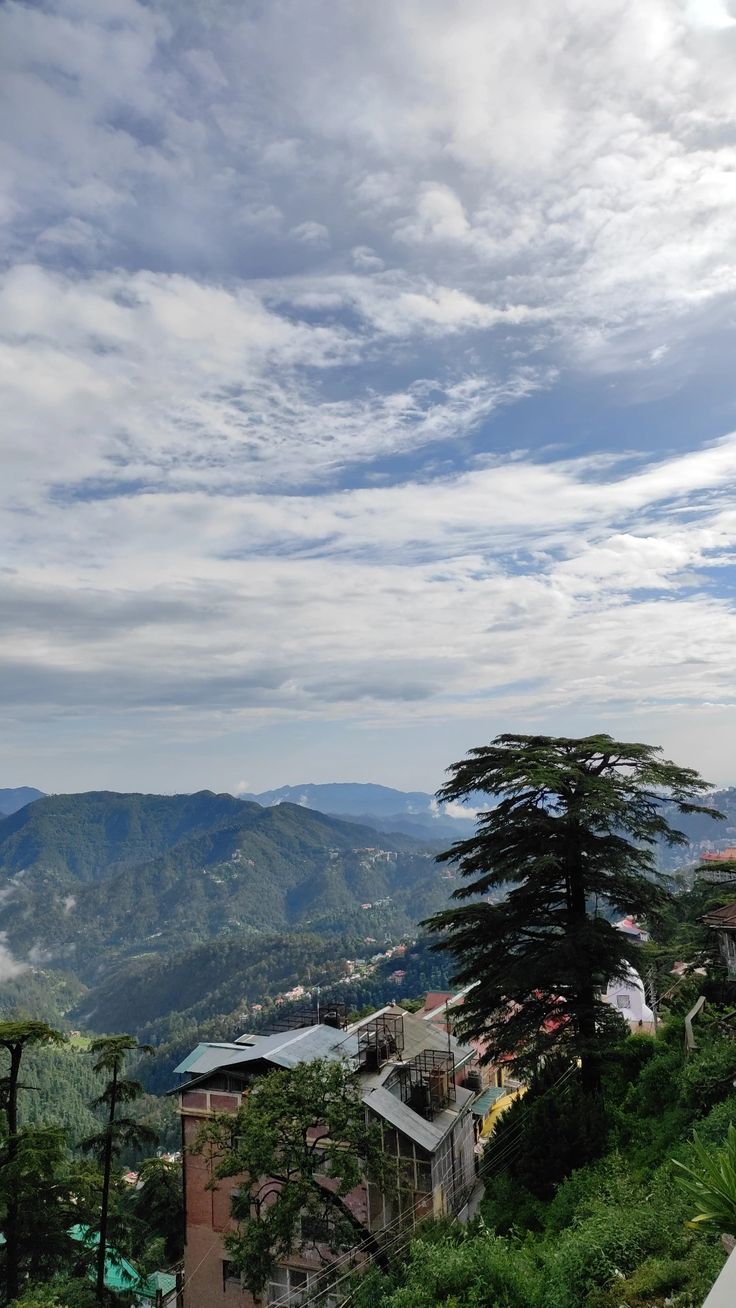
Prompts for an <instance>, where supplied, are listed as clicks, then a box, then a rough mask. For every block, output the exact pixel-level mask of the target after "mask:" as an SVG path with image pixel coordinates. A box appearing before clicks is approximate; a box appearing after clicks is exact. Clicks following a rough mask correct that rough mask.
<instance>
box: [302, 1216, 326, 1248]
mask: <svg viewBox="0 0 736 1308" xmlns="http://www.w3.org/2000/svg"><path fill="white" fill-rule="evenodd" d="M331 1230H332V1223H331V1222H330V1220H329V1218H328V1217H326V1216H325V1215H324V1214H323V1213H302V1216H301V1231H302V1240H303V1241H304V1243H305V1244H329V1242H330V1234H331Z"/></svg>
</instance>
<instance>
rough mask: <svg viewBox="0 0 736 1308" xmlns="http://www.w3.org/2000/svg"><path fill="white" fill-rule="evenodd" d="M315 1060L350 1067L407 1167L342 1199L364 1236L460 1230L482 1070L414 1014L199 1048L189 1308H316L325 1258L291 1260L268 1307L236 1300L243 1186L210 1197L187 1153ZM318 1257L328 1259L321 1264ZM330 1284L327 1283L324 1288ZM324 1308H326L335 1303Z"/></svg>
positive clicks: (188, 1205) (233, 1184)
mask: <svg viewBox="0 0 736 1308" xmlns="http://www.w3.org/2000/svg"><path fill="white" fill-rule="evenodd" d="M317 1058H328V1059H332V1058H336V1059H345V1060H346V1061H347V1062H348V1063H349V1065H350V1066H351V1067H352V1068H353V1069H354V1070H355V1071H356V1072H357V1073H358V1075H359V1078H360V1086H361V1090H362V1097H363V1103H364V1104H365V1110H366V1114H367V1115H368V1117H369V1118H372V1119H373V1120H377V1121H378V1122H379V1123H380V1125H381V1132H382V1140H383V1146H384V1149H385V1150H386V1152H387V1153H389V1154H390V1155H391V1156H392V1157H396V1158H397V1159H399V1160H400V1174H401V1181H400V1188H394V1189H393V1190H392V1191H391V1192H388V1193H383V1192H380V1191H379V1190H378V1188H377V1187H376V1186H375V1185H370V1186H369V1185H366V1184H364V1185H361V1186H360V1187H358V1189H357V1190H355V1191H353V1193H352V1194H350V1195H348V1196H347V1198H346V1201H345V1202H346V1203H348V1204H349V1206H350V1208H351V1211H352V1212H353V1214H354V1215H355V1216H356V1217H358V1219H359V1220H360V1222H361V1223H362V1224H363V1225H364V1226H365V1228H366V1232H368V1231H370V1232H372V1233H375V1234H378V1235H379V1236H380V1232H381V1231H382V1230H384V1229H385V1228H386V1227H388V1226H392V1225H393V1224H395V1223H396V1222H397V1221H401V1220H402V1219H403V1220H405V1221H407V1222H413V1221H416V1220H418V1219H420V1218H421V1217H423V1216H430V1215H435V1216H440V1215H442V1214H444V1213H453V1214H455V1215H457V1216H459V1217H460V1219H461V1220H462V1218H463V1216H464V1215H465V1212H466V1209H467V1204H468V1200H469V1198H470V1193H471V1191H472V1189H473V1187H474V1184H475V1160H474V1152H473V1151H474V1130H473V1115H472V1103H473V1100H474V1098H475V1089H474V1088H468V1087H467V1085H464V1084H463V1083H464V1082H466V1081H470V1083H471V1085H473V1086H475V1085H476V1084H477V1065H476V1064H477V1060H476V1054H475V1051H474V1050H473V1049H472V1048H469V1047H466V1046H463V1045H461V1044H460V1043H459V1042H458V1041H457V1040H456V1039H455V1037H454V1036H452V1035H451V1034H449V1033H447V1032H445V1031H441V1030H439V1029H437V1028H436V1027H434V1026H433V1025H432V1024H431V1023H426V1022H423V1021H422V1020H421V1018H419V1017H417V1016H415V1015H414V1014H411V1013H407V1012H405V1011H404V1010H403V1009H401V1008H398V1007H394V1006H393V1005H387V1006H386V1007H385V1008H382V1009H379V1010H378V1011H377V1012H376V1013H373V1014H371V1016H370V1017H368V1018H365V1019H363V1020H362V1021H360V1022H357V1023H354V1024H353V1025H352V1026H349V1027H344V1028H341V1027H339V1026H330V1025H327V1024H326V1023H325V1022H321V1023H315V1024H314V1025H309V1026H303V1027H296V1028H294V1029H291V1030H288V1031H282V1032H277V1033H275V1034H273V1035H246V1036H241V1037H240V1038H239V1039H238V1040H236V1041H235V1042H233V1043H231V1044H226V1043H223V1044H202V1045H198V1046H197V1048H196V1049H195V1050H194V1051H193V1052H192V1053H191V1054H190V1055H189V1057H188V1058H186V1059H185V1060H184V1061H183V1062H182V1063H181V1064H180V1065H179V1067H178V1068H177V1069H176V1070H177V1072H178V1073H180V1074H183V1075H184V1076H186V1078H187V1079H186V1081H185V1083H184V1084H183V1085H182V1086H180V1088H179V1092H178V1093H179V1105H180V1112H181V1118H182V1139H183V1145H184V1152H183V1160H184V1196H185V1210H186V1250H185V1262H184V1274H185V1288H184V1303H185V1308H253V1305H254V1304H255V1303H260V1304H261V1305H264V1308H265V1305H268V1304H274V1303H276V1302H277V1301H278V1303H279V1304H280V1305H283V1308H286V1305H297V1304H300V1303H302V1302H304V1301H305V1300H306V1299H308V1298H309V1293H310V1284H311V1285H314V1278H315V1277H316V1276H317V1275H318V1274H319V1273H320V1272H321V1271H322V1270H323V1268H324V1265H325V1264H324V1259H325V1257H328V1254H327V1251H326V1250H324V1249H323V1250H320V1249H319V1248H318V1247H315V1245H314V1244H313V1243H311V1242H310V1243H306V1242H305V1245H304V1246H303V1247H301V1248H298V1249H294V1251H293V1254H292V1255H291V1256H290V1257H289V1259H288V1261H287V1262H286V1263H284V1264H283V1265H281V1266H279V1267H278V1268H277V1269H276V1271H275V1273H274V1276H273V1279H272V1281H271V1282H270V1284H269V1285H268V1287H267V1288H266V1291H265V1292H264V1295H263V1297H262V1299H260V1300H254V1299H253V1297H252V1296H251V1295H250V1294H249V1293H248V1292H247V1291H245V1290H243V1289H242V1288H241V1285H240V1280H239V1277H238V1275H237V1273H236V1271H235V1269H234V1268H233V1266H232V1265H231V1263H230V1262H229V1260H228V1258H227V1251H226V1249H225V1245H224V1237H225V1235H226V1234H227V1232H228V1231H230V1230H232V1229H233V1223H232V1220H231V1217H230V1201H231V1195H232V1193H233V1191H234V1190H236V1189H237V1185H238V1180H237V1177H233V1178H230V1179H228V1180H227V1181H223V1182H221V1183H220V1184H219V1186H218V1188H217V1189H215V1190H211V1189H209V1188H208V1184H209V1181H210V1173H209V1168H208V1164H207V1162H206V1160H205V1159H204V1158H203V1157H201V1156H199V1155H197V1154H193V1153H190V1152H189V1148H190V1147H191V1145H193V1144H194V1141H195V1140H196V1137H197V1134H198V1131H199V1129H200V1126H201V1124H202V1122H203V1121H204V1120H206V1118H207V1117H208V1116H209V1115H210V1114H212V1113H215V1112H230V1113H235V1112H237V1110H238V1108H239V1106H240V1104H241V1102H242V1100H243V1097H244V1096H245V1095H247V1093H248V1086H249V1085H250V1084H251V1082H252V1081H253V1079H254V1078H256V1077H259V1076H262V1075H264V1074H265V1073H267V1072H269V1071H271V1070H272V1069H273V1068H277V1067H280V1068H290V1067H294V1066H296V1064H297V1063H300V1062H306V1061H310V1060H313V1059H317ZM320 1255H321V1256H320ZM323 1285H324V1281H320V1288H322V1287H323ZM320 1304H321V1305H323V1308H328V1304H329V1300H327V1299H324V1298H321V1299H320Z"/></svg>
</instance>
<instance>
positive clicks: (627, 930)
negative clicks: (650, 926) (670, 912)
mask: <svg viewBox="0 0 736 1308" xmlns="http://www.w3.org/2000/svg"><path fill="white" fill-rule="evenodd" d="M613 925H614V926H615V928H616V930H617V931H621V932H622V933H623V935H625V936H628V937H629V939H630V940H635V941H636V942H637V944H640V945H645V944H646V942H647V940H648V939H649V932H648V931H645V930H644V927H642V926H640V925H639V923H638V922H637V921H636V919H635V918H633V917H622V918H621V920H620V921H619V922H614V924H613Z"/></svg>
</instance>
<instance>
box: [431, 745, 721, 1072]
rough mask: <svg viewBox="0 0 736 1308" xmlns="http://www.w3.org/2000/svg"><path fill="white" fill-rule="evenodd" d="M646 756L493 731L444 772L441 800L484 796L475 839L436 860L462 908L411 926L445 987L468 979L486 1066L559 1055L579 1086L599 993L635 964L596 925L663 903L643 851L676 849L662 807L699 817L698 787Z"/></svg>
mask: <svg viewBox="0 0 736 1308" xmlns="http://www.w3.org/2000/svg"><path fill="white" fill-rule="evenodd" d="M660 752H661V751H660V750H659V749H657V748H655V747H653V746H650V745H643V744H632V743H622V742H620V741H615V740H612V739H611V737H610V736H607V735H596V736H588V737H584V738H582V739H570V738H567V737H552V736H530V735H511V734H508V735H502V736H498V737H496V739H495V740H494V741H493V742H492V743H491V744H490V745H486V746H482V747H480V748H478V749H473V750H471V751H470V753H469V754H468V756H467V757H466V758H465V759H463V760H461V762H459V763H455V764H453V766H452V767H451V768H449V769H448V771H449V773H450V780H449V781H448V782H447V783H446V784H445V785H444V786H443V787H442V789H441V790H440V791H439V792H438V798H439V799H440V800H444V801H450V800H452V801H457V800H463V799H467V798H469V797H470V798H473V797H475V798H473V802H474V804H477V792H481V793H483V794H486V795H488V796H490V797H491V801H492V802H491V804H490V805H489V806H488V809H487V811H485V812H482V813H481V814H480V816H479V818H478V824H477V829H476V832H475V834H474V835H473V836H472V837H471V838H470V839H468V840H463V841H459V842H457V843H456V844H455V845H453V846H452V848H451V849H449V850H447V851H446V852H445V853H444V854H441V855H440V856H439V857H440V860H441V861H449V862H451V863H455V864H456V865H457V866H458V868H459V871H460V873H461V875H462V876H463V877H464V878H465V884H464V885H462V886H460V887H458V888H457V889H456V890H455V891H454V892H453V898H454V899H459V900H468V901H470V902H468V903H465V904H463V906H462V907H456V908H450V909H447V910H445V911H444V912H441V913H437V914H435V915H434V916H433V917H432V918H430V919H429V921H428V922H427V923H425V924H424V925H426V926H428V927H429V929H430V930H431V931H434V932H441V933H443V935H444V937H445V938H444V939H443V940H442V941H441V942H440V943H439V944H438V945H437V946H435V948H438V949H447V950H450V951H451V952H452V954H453V955H454V958H455V961H456V964H457V970H456V974H455V977H454V981H455V983H457V984H461V985H468V984H470V983H475V984H474V985H473V988H472V989H471V990H470V991H469V992H468V994H467V996H466V998H465V1002H464V1005H463V1008H462V1012H461V1017H460V1025H459V1030H460V1032H461V1033H462V1034H463V1035H464V1036H465V1037H477V1038H481V1039H483V1040H485V1041H486V1042H487V1043H488V1047H489V1053H490V1055H491V1056H493V1057H494V1058H498V1057H499V1056H507V1057H510V1058H511V1059H513V1060H514V1062H515V1064H516V1065H517V1067H520V1068H523V1067H529V1066H534V1065H535V1064H536V1063H537V1062H538V1061H539V1059H540V1057H541V1056H543V1055H545V1053H548V1052H550V1051H552V1050H555V1049H557V1048H559V1047H560V1046H565V1047H567V1049H568V1051H569V1053H570V1055H571V1056H572V1057H576V1058H579V1059H580V1061H581V1067H582V1081H583V1085H584V1087H585V1088H586V1089H587V1090H591V1091H594V1090H596V1089H597V1087H598V1083H599V1075H598V1067H597V1058H596V1054H597V1052H598V1051H599V1050H600V1047H601V1044H602V1042H603V1040H604V1036H605V1029H606V1027H607V1025H610V1022H609V1021H608V1019H609V1018H610V1009H608V1007H607V1005H605V1004H604V1003H603V1002H602V1000H601V998H600V997H599V991H600V990H601V989H605V986H606V984H607V982H608V981H609V980H611V979H614V978H621V977H623V976H624V975H625V971H626V967H627V965H635V962H636V949H637V946H636V944H635V943H632V942H631V941H630V940H629V939H627V937H626V936H625V935H623V934H622V932H620V931H617V930H616V928H615V927H614V926H613V924H612V922H611V921H610V920H609V919H610V916H611V914H616V913H618V914H633V915H634V916H636V917H646V915H647V913H649V912H650V911H652V910H654V909H655V908H657V907H658V906H661V905H662V903H663V902H664V901H665V900H666V898H667V895H668V891H667V889H666V886H665V884H664V879H663V878H662V877H661V876H660V875H659V874H658V872H657V869H656V863H655V859H654V856H653V852H652V847H653V846H654V844H655V843H656V842H657V841H664V842H665V843H667V844H670V845H676V844H683V843H686V838H685V836H683V835H682V833H681V832H679V831H676V830H674V829H673V828H672V827H671V826H670V823H669V821H668V818H667V815H666V813H665V811H664V809H665V806H667V809H668V811H670V812H671V811H672V809H673V808H674V809H675V810H676V811H678V812H680V813H693V812H697V813H707V814H710V815H711V816H714V817H719V816H720V814H718V813H716V812H715V811H714V810H713V809H711V808H708V807H707V806H705V805H703V804H699V803H696V802H695V800H696V798H697V797H698V796H699V795H701V794H702V793H703V792H704V791H705V790H706V789H707V786H706V783H705V782H704V781H703V780H702V779H701V777H700V776H698V774H697V773H696V772H694V771H692V770H691V769H689V768H681V767H677V766H676V765H675V764H674V763H671V762H668V761H666V760H662V759H660V758H659V757H658V755H659V754H660Z"/></svg>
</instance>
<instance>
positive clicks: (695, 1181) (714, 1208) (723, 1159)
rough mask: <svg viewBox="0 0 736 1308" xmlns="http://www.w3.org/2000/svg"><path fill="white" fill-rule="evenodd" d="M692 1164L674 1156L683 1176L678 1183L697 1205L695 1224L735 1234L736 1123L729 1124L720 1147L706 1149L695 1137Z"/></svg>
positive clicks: (693, 1221) (693, 1219) (693, 1222)
mask: <svg viewBox="0 0 736 1308" xmlns="http://www.w3.org/2000/svg"><path fill="white" fill-rule="evenodd" d="M693 1149H694V1152H695V1158H696V1161H695V1164H694V1165H693V1166H688V1165H687V1164H685V1163H683V1162H681V1161H680V1160H679V1159H675V1166H676V1167H679V1168H680V1170H681V1172H682V1176H681V1177H680V1185H681V1186H682V1187H683V1189H684V1190H685V1191H686V1193H687V1194H688V1196H689V1197H690V1198H691V1199H692V1200H693V1201H694V1202H695V1203H696V1204H697V1207H698V1212H697V1214H696V1215H695V1216H694V1217H693V1218H692V1219H691V1221H692V1224H693V1225H695V1224H697V1223H701V1222H710V1223H712V1224H713V1225H714V1226H715V1227H716V1228H717V1229H718V1230H719V1231H723V1232H726V1233H727V1234H731V1235H733V1234H735V1233H736V1126H734V1125H733V1123H732V1122H731V1123H729V1127H728V1134H727V1136H726V1143H725V1145H724V1147H723V1149H720V1150H717V1151H714V1150H712V1149H707V1148H706V1147H705V1145H704V1144H703V1143H702V1142H701V1141H700V1140H699V1139H698V1137H697V1135H696V1136H695V1140H694V1143H693Z"/></svg>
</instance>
